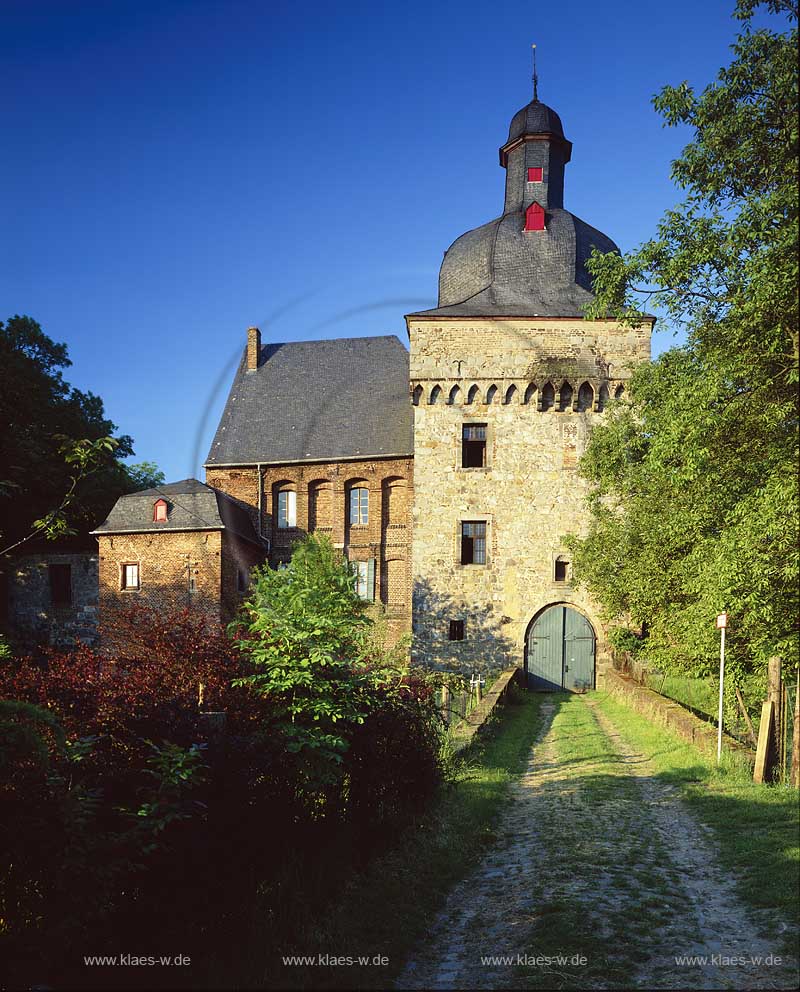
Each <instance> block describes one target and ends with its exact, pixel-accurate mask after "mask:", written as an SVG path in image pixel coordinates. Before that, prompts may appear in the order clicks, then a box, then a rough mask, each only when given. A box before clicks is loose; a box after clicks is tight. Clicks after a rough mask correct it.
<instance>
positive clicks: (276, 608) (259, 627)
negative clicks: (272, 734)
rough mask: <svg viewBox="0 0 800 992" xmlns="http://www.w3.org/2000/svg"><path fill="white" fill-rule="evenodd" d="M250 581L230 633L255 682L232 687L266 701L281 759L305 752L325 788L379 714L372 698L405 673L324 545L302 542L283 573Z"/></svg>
mask: <svg viewBox="0 0 800 992" xmlns="http://www.w3.org/2000/svg"><path fill="white" fill-rule="evenodd" d="M254 579H255V582H254V587H253V591H252V593H251V595H250V597H249V598H248V599H247V601H246V602H245V603H244V605H243V609H242V614H241V617H240V619H239V620H238V621H236V622H234V624H232V625H231V629H232V631H233V632H234V633H235V635H236V637H237V641H236V643H237V645H238V647H239V649H240V650H241V651H243V652H244V654H245V655H246V656H247V658H248V660H249V662H250V663H251V664H252V666H253V668H254V673H253V674H252V675H248V676H246V677H244V678H241V679H238V680H236V681H235V682H234V684H235V685H245V686H248V687H249V688H251V689H252V690H254V691H255V692H257V693H258V694H259V695H263V696H266V697H267V698H269V700H270V701H271V703H272V704H273V706H274V707H275V713H276V730H277V732H278V733H280V734H282V736H283V738H284V740H285V745H286V749H287V751H288V752H290V753H294V754H300V753H301V752H302V757H304V758H308V759H310V762H311V765H316V767H317V769H321V775H322V778H325V777H326V767H327V769H328V770H330V766H331V765H332V764H337V763H339V762H340V761H341V758H342V755H343V753H344V752H345V751H346V750H347V748H348V738H349V734H350V733H351V732H352V730H353V728H354V727H355V726H356V725H359V724H362V723H363V722H364V719H365V717H366V715H367V714H368V713H369V712H370V711H371V710H372V709H374V708H376V705H377V702H376V689H377V688H378V687H380V686H383V685H387V684H391V683H392V682H395V683H399V682H400V679H401V677H402V673H400V672H399V671H398V666H397V665H392V664H391V663H390V662H391V659H389V658H387V657H386V656H385V655H383V653H382V652H381V650H380V649H379V648H376V645H375V643H374V640H373V638H372V636H371V633H372V621H371V620H370V618H369V617H368V616H367V612H366V611H367V606H366V603H365V602H364V600H362V599H361V598H360V597H359V596H358V595H357V593H356V592H355V582H354V577H353V574H352V572H351V571H350V567H349V564H348V562H347V561H346V560H345V559H344V558H343V557H342V556H341V555H340V554H339V553H338V552H337V551H336V550H335V549H334V548H333V545H332V544H331V543H330V541H328V540H327V539H324V538H316V537H313V536H312V537H308V538H306V539H305V540H303V541H300V542H299V543H298V544H297V545H295V549H294V552H293V554H292V560H291V562H290V564H289V565H288V566H287V567H285V568H282V569H278V570H274V569H271V568H269V566H265V567H263V568H261V569H259V570H257V571H256V572H255V576H254ZM317 758H321V759H322V761H321V762H318V761H316V760H315V759H317Z"/></svg>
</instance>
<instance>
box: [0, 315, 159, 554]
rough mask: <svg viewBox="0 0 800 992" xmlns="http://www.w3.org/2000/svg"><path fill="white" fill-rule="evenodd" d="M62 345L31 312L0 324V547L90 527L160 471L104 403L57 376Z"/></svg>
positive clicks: (63, 364)
mask: <svg viewBox="0 0 800 992" xmlns="http://www.w3.org/2000/svg"><path fill="white" fill-rule="evenodd" d="M71 364H72V363H71V362H70V359H69V356H68V353H67V346H66V345H65V344H57V343H56V342H54V341H53V340H51V338H49V337H48V336H47V335H46V334H45V333H44V332H43V330H42V328H41V327H40V326H39V324H37V323H36V321H35V320H32V319H31V318H30V317H20V316H15V317H11V318H10V319H9V320H8V321H7V322H5V323H3V322H2V321H0V516H1V517H2V525H1V526H0V547H6V546H8V545H13V544H15V543H16V542H18V541H21V540H23V539H26V538H28V537H29V535H31V534H32V533H33V534H34V535H35V536H39V537H46V538H50V539H53V538H60V537H65V536H68V535H70V534H73V533H75V532H86V531H87V530H90V529H92V528H93V527H96V526H97V524H98V523H100V522H101V521H102V520H103V519H104V517H105V515H106V514H107V513H108V511H109V510H110V509H111V506H112V505H113V503H114V501H115V500H116V499H117V498H118V497H119V496H121V495H123V494H124V493H129V492H133V491H134V490H136V489H139V488H143V486H147V485H152V484H153V480H155V481H159V478H160V479H163V476H161V475H160V473H158V470H157V468H156V466H154V465H153V464H152V463H150V462H143V463H141V465H138V466H131V468H130V469H129V468H128V467H127V466H125V465H124V464H123V462H122V461H121V459H123V458H125V457H127V456H129V455H131V454H133V441H132V440H131V438H130V437H128V436H127V435H122V436H118V437H116V438H114V437H113V436H112V435H114V433H115V432H116V426H115V425H114V424H113V423H112V422H111V421H110V420H109V419H108V418H107V417H106V416H105V412H104V410H103V401H102V400H101V399H100V397H99V396H96V395H95V394H94V393H91V392H82V391H81V390H79V389H75V388H73V387H71V386H70V385H69V383H67V382H66V381H65V380H64V376H63V370H64V369H65V368H67V367H68V366H69V365H71Z"/></svg>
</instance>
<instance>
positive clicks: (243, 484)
mask: <svg viewBox="0 0 800 992" xmlns="http://www.w3.org/2000/svg"><path fill="white" fill-rule="evenodd" d="M261 476H262V478H261V505H262V519H261V522H260V523H261V527H262V533H263V535H264V537H266V538H267V539H268V540H269V541H270V556H269V557H270V563H271V564H272V565H277V564H278V563H280V562H281V561H286V560H288V558H289V557H290V556H291V548H292V544H293V543H294V542H295V541H296V540H297V539H298V538H299V537H301V536H302V535H304V534H307V533H320V534H326V535H328V537H330V539H331V541H332V542H333V545H334V547H338V548H341V549H342V550H343V551H344V553H345V554H346V555H347V556H348V558H350V559H351V560H360V561H367V560H369V559H374V560H375V599H376V602H377V603H378V604H380V605H381V606H382V612H385V614H386V618H387V623H388V629H389V634H390V637H391V639H397V638H398V637H400V636H402V635H403V634H406V633H408V632H409V631H410V629H411V547H410V543H411V507H412V502H413V496H414V481H413V459H411V458H387V459H365V460H364V461H347V462H315V463H310V464H302V465H278V466H276V465H269V466H263V467H262V469H261ZM206 483H207V484H208V485H209V486H214V487H215V488H217V489H221V490H222V491H223V492H225V493H227V494H228V495H229V496H232V497H233V498H234V499H236V500H239V501H240V502H242V503H243V504H246V505H247V506H248V507H249V508H250V510H251V513H253V514H254V524H255V526H256V528H258V524H259V521H258V503H259V499H258V493H259V480H258V469H257V468H256V467H255V466H250V467H247V466H245V467H242V468H232V469H228V468H225V469H220V468H213V467H210V468H209V469H208V470H207V472H206ZM355 486H357V487H359V488H361V487H363V488H366V489H367V490H368V494H369V495H368V506H369V510H368V521H367V523H366V524H365V525H351V524H350V522H349V494H350V490H351V489H352V488H353V487H355ZM281 490H292V491H294V492H295V493H296V496H295V499H296V526H294V527H288V528H282V527H279V526H278V493H279V492H280V491H281Z"/></svg>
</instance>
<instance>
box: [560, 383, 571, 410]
mask: <svg viewBox="0 0 800 992" xmlns="http://www.w3.org/2000/svg"><path fill="white" fill-rule="evenodd" d="M571 406H572V386H570V384H569V383H568V382H565V383H562V385H561V400H560V402H559V404H558V409H559V410H569V408H570V407H571Z"/></svg>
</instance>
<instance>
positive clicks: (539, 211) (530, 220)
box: [525, 203, 544, 231]
mask: <svg viewBox="0 0 800 992" xmlns="http://www.w3.org/2000/svg"><path fill="white" fill-rule="evenodd" d="M525 230H526V231H543V230H544V207H542V206H540V205H539V204H538V203H532V204H531V205H530V206H529V207H528V209H527V210H526V211H525Z"/></svg>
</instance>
